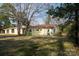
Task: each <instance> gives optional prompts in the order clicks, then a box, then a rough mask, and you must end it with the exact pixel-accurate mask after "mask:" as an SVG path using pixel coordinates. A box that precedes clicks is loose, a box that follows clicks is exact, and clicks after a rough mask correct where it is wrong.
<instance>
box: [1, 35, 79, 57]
mask: <svg viewBox="0 0 79 59" xmlns="http://www.w3.org/2000/svg"><path fill="white" fill-rule="evenodd" d="M78 51H79V50H78V49H76V48H75V47H74V45H73V43H71V42H69V41H68V39H66V38H62V37H56V38H53V37H41V36H40V37H32V36H21V37H14V38H0V55H2V56H4V55H6V56H64V55H67V56H73V55H79V52H78Z"/></svg>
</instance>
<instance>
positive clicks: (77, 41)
mask: <svg viewBox="0 0 79 59" xmlns="http://www.w3.org/2000/svg"><path fill="white" fill-rule="evenodd" d="M78 23H79V21H78V9H76V10H75V43H76V45H79V38H78V27H79V26H78Z"/></svg>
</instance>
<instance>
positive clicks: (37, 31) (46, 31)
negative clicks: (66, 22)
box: [3, 24, 58, 35]
mask: <svg viewBox="0 0 79 59" xmlns="http://www.w3.org/2000/svg"><path fill="white" fill-rule="evenodd" d="M3 30H4V32H3V34H15V35H17V34H18V30H17V27H10V28H6V29H3ZM29 31H30V32H31V34H32V35H53V34H55V33H57V32H58V28H57V26H56V25H53V24H42V25H36V26H30V29H29ZM24 32H25V26H22V27H21V29H20V33H21V34H24Z"/></svg>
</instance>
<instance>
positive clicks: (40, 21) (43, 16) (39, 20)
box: [35, 3, 60, 24]
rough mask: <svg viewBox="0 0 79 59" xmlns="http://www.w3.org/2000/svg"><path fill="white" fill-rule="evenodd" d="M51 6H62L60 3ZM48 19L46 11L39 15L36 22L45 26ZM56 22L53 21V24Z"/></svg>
mask: <svg viewBox="0 0 79 59" xmlns="http://www.w3.org/2000/svg"><path fill="white" fill-rule="evenodd" d="M51 5H53V7H54V8H55V7H57V6H60V4H59V3H52V4H51ZM46 17H47V14H46V12H45V11H43V12H41V13H40V14H39V15H38V17H37V18H36V19H35V20H36V21H37V22H38V24H43V23H44V20H45V19H46ZM54 22H55V21H53V23H54Z"/></svg>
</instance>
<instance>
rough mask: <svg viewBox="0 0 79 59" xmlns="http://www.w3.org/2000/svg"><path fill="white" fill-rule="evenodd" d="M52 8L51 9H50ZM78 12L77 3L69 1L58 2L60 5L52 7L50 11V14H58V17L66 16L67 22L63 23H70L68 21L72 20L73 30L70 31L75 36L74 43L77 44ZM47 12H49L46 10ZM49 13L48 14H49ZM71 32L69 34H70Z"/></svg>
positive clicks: (78, 43)
mask: <svg viewBox="0 0 79 59" xmlns="http://www.w3.org/2000/svg"><path fill="white" fill-rule="evenodd" d="M51 10H52V9H51ZM78 12H79V4H75V3H70V4H60V7H57V8H55V9H54V11H53V12H50V13H51V14H52V15H54V16H56V17H57V16H58V17H62V18H65V19H66V18H68V20H67V22H65V24H69V23H71V22H70V21H73V22H74V24H73V25H74V27H72V28H74V31H72V33H74V36H72V37H74V38H75V44H76V45H79V40H78V39H79V38H78V32H79V29H78V27H79V25H78V22H79V20H78V19H79V18H78V15H79V14H78ZM48 13H49V12H48ZM50 13H49V14H50ZM73 19H74V20H73ZM72 33H71V35H72Z"/></svg>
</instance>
